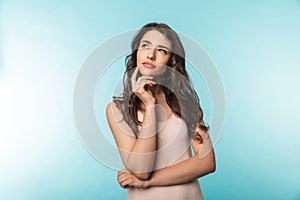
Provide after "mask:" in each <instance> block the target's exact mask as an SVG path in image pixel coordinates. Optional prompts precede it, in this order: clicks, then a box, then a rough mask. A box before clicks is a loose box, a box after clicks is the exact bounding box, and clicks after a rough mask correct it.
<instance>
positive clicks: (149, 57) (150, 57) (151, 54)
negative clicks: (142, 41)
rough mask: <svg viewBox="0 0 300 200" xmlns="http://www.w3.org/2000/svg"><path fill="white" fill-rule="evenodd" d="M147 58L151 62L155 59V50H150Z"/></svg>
mask: <svg viewBox="0 0 300 200" xmlns="http://www.w3.org/2000/svg"><path fill="white" fill-rule="evenodd" d="M147 58H148V59H150V60H154V59H155V49H149V51H148V55H147Z"/></svg>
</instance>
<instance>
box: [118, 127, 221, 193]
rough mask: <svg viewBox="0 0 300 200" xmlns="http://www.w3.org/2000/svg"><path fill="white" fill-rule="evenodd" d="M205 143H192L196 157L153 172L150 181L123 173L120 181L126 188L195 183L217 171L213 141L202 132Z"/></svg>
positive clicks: (120, 173)
mask: <svg viewBox="0 0 300 200" xmlns="http://www.w3.org/2000/svg"><path fill="white" fill-rule="evenodd" d="M201 136H202V138H203V143H199V142H198V141H197V140H195V139H194V140H193V141H192V147H193V150H194V152H195V155H194V156H192V157H191V158H189V159H187V160H184V161H182V162H179V163H177V164H175V165H172V166H168V167H165V168H162V169H159V170H156V171H154V172H153V174H152V176H151V178H150V179H149V180H143V181H141V180H139V179H137V178H135V177H134V175H132V174H130V173H128V172H126V171H121V172H119V174H118V181H119V183H120V185H121V186H122V187H124V188H126V187H128V186H133V187H141V188H147V187H153V186H171V185H178V184H184V183H188V182H191V181H194V180H196V179H198V178H200V177H202V176H205V175H207V174H209V173H212V172H214V171H215V169H216V163H215V155H214V150H213V146H212V143H211V140H210V138H209V136H208V134H207V133H204V132H202V133H201Z"/></svg>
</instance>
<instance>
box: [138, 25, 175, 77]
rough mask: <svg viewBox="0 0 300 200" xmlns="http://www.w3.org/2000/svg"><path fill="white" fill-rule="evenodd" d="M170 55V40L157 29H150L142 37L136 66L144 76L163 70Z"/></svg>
mask: <svg viewBox="0 0 300 200" xmlns="http://www.w3.org/2000/svg"><path fill="white" fill-rule="evenodd" d="M170 57H171V42H170V41H169V40H168V39H167V38H166V37H165V36H164V35H163V34H161V33H160V32H159V31H156V30H151V31H148V32H146V33H145V35H144V36H143V37H142V39H141V42H140V45H139V48H138V51H137V61H136V62H137V67H138V68H139V71H140V73H141V74H142V75H144V76H158V75H161V74H163V73H164V72H165V70H166V65H167V64H168V61H169V59H170Z"/></svg>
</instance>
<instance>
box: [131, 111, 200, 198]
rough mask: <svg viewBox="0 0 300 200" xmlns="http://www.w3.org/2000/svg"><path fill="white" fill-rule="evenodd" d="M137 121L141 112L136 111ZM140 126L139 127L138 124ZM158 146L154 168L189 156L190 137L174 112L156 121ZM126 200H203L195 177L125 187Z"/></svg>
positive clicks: (172, 163)
mask: <svg viewBox="0 0 300 200" xmlns="http://www.w3.org/2000/svg"><path fill="white" fill-rule="evenodd" d="M138 118H139V120H141V119H142V118H143V115H142V113H141V112H139V113H138ZM139 128H140V127H139ZM157 132H158V140H157V142H158V149H157V152H156V161H155V168H154V169H155V170H157V169H160V168H164V167H167V166H171V165H174V164H176V163H178V162H181V161H183V160H186V159H188V158H190V157H191V149H190V139H189V137H188V131H187V126H186V123H185V122H184V121H183V120H182V119H180V118H179V117H177V116H176V115H175V114H172V116H171V117H170V118H169V119H167V120H165V121H163V122H157ZM127 199H128V200H166V199H170V200H199V199H203V197H202V192H201V189H200V184H199V182H198V180H194V181H193V182H190V183H186V184H181V185H174V186H163V187H150V188H147V189H141V188H129V189H127Z"/></svg>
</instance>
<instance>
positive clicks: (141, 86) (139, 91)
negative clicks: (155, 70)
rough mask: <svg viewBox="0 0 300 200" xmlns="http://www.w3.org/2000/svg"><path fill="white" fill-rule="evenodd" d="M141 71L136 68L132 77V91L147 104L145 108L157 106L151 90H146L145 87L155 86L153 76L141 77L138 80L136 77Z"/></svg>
mask: <svg viewBox="0 0 300 200" xmlns="http://www.w3.org/2000/svg"><path fill="white" fill-rule="evenodd" d="M138 71H139V69H138V67H136V69H135V70H134V72H133V74H132V77H131V83H132V91H133V93H134V94H135V95H137V96H138V97H139V98H140V99H141V101H142V102H143V103H144V104H145V106H149V105H154V104H155V98H154V97H153V94H152V92H151V91H150V90H146V89H145V86H146V85H150V86H153V85H155V82H154V81H152V79H153V77H152V76H141V77H139V78H138V79H137V80H136V76H137V73H138Z"/></svg>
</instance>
